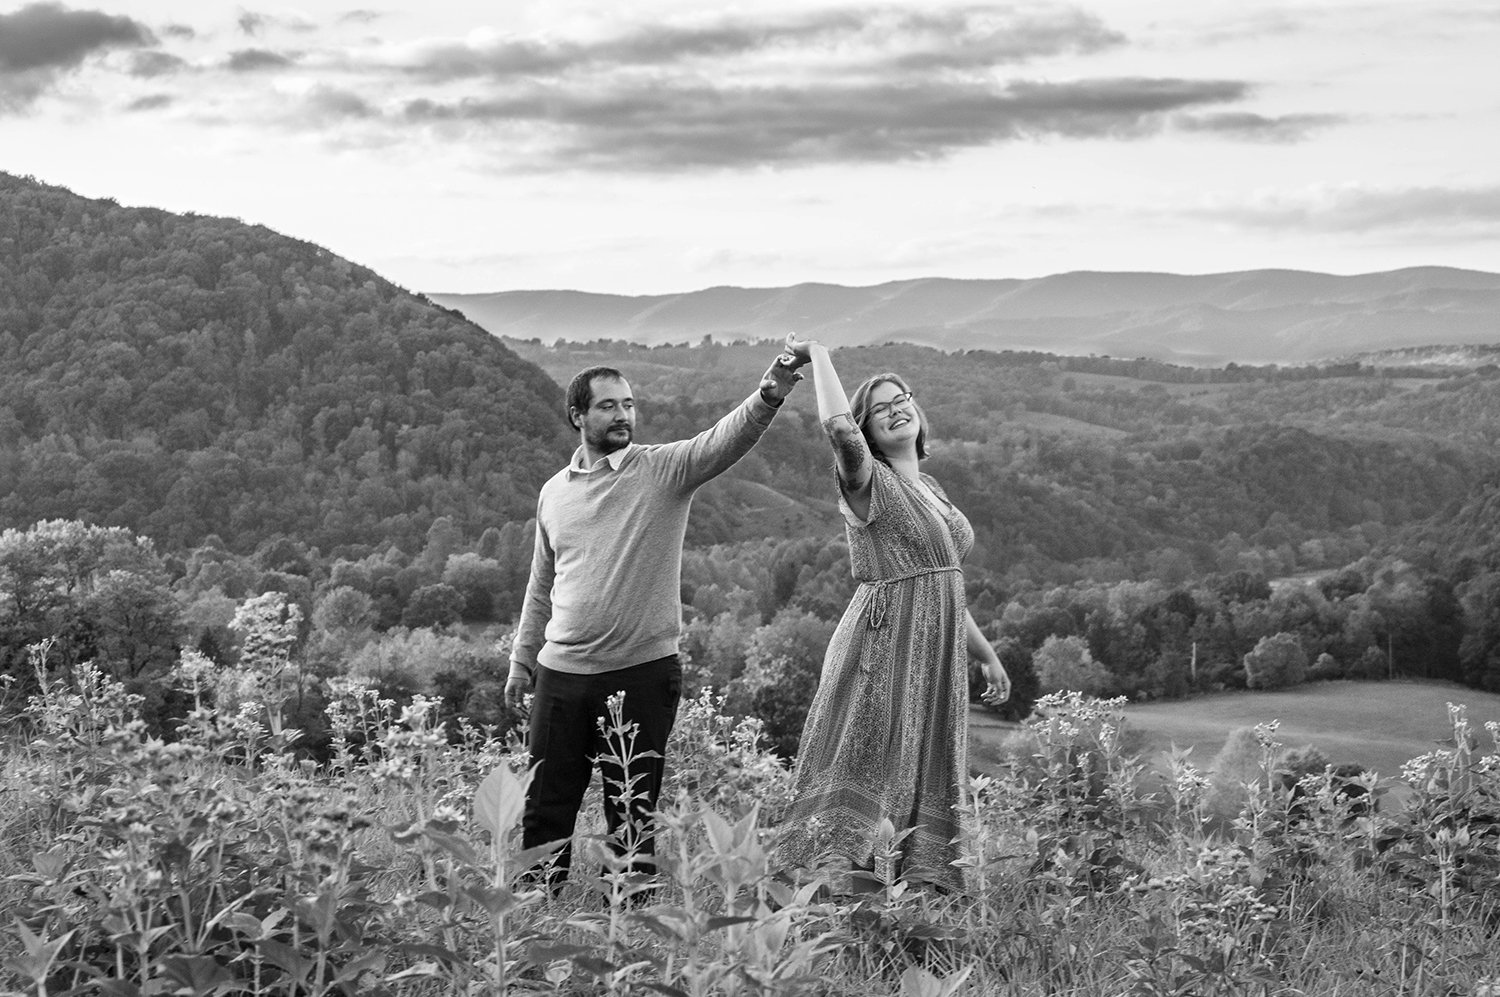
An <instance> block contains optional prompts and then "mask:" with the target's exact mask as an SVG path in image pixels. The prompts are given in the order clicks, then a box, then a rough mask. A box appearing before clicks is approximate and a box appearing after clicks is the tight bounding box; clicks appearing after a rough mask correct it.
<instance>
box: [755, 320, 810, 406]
mask: <svg viewBox="0 0 1500 997" xmlns="http://www.w3.org/2000/svg"><path fill="white" fill-rule="evenodd" d="M795 336H796V334H795V333H793V334H792V335H789V336H787V343H788V350H787V352H785V353H781V354H779V355H777V357H776V359H775V361H773V362H772V364H771V366H770V368H769V369H768V370H767V371H766V373H765V376H764V377H762V378H761V379H760V396H761V397H762V398H764V399H765V400H766V404H767V405H780V404H781V403H782V401H784V400H785V399H786V396H787V395H789V394H791V393H792V389H793V388H795V387H796V386H797V382H798V381H800V380H802V375H801V374H799V373H797V368H798V367H801V366H802V365H803V364H805V363H807V356H806V351H805V350H804V351H803V355H801V356H799V355H798V354H797V353H796V352H794V351H792V350H791V348H790V344H791V343H793V342H794V341H795V339H794V337H795Z"/></svg>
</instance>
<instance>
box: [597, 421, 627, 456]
mask: <svg viewBox="0 0 1500 997" xmlns="http://www.w3.org/2000/svg"><path fill="white" fill-rule="evenodd" d="M621 430H623V436H621V435H615V434H616V432H617V431H621ZM634 435H635V434H634V432H633V431H632V430H631V428H630V426H629V425H627V424H625V423H616V424H615V425H613V426H610V427H609V428H608V429H606V430H605V431H604V432H602V433H599V434H597V435H592V434H591V435H590V436H589V446H590V447H591V448H592V449H593V450H595V451H596V452H598V453H601V454H609V453H614V452H615V451H616V450H624V449H625V448H626V447H628V446H630V440H631V438H632V437H633V436H634Z"/></svg>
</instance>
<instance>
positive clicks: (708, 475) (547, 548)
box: [510, 392, 776, 678]
mask: <svg viewBox="0 0 1500 997" xmlns="http://www.w3.org/2000/svg"><path fill="white" fill-rule="evenodd" d="M775 414H776V409H775V408H773V407H772V406H771V405H769V404H767V403H766V402H765V400H763V399H762V398H761V396H760V393H759V392H756V393H755V394H753V395H751V396H750V397H749V398H747V399H746V400H745V401H744V402H743V403H742V404H741V405H740V406H739V407H738V408H736V409H735V410H734V411H732V412H730V413H729V414H728V415H726V416H724V418H722V419H720V420H719V421H718V422H717V423H715V424H714V426H713V427H712V428H710V429H707V430H704V431H703V432H702V433H699V434H698V435H697V436H695V437H693V438H692V439H690V440H681V441H679V442H677V443H661V444H653V445H644V446H643V445H641V444H634V443H633V444H631V445H630V446H628V447H625V448H624V449H622V450H617V451H615V452H614V453H612V454H609V455H608V456H607V457H605V458H604V459H602V460H600V461H599V462H598V463H596V464H595V465H594V466H593V467H592V468H584V467H583V466H582V465H583V449H582V448H581V447H580V448H579V449H578V450H577V451H576V452H575V453H574V454H573V459H572V460H571V461H569V463H568V466H567V467H565V468H563V469H562V470H561V471H559V472H557V474H555V475H553V476H552V477H551V478H550V479H548V481H547V483H546V484H544V485H543V486H542V490H541V494H540V495H538V497H537V506H536V520H537V528H536V545H535V547H534V548H533V550H532V556H531V580H530V581H529V582H528V583H527V585H526V601H525V603H524V604H523V605H522V607H521V622H520V624H519V625H518V626H517V627H516V636H515V642H514V645H513V647H512V649H511V660H510V674H511V677H512V678H515V677H517V676H521V677H532V676H534V674H535V670H536V666H537V664H539V663H540V664H542V665H545V666H546V667H548V668H551V669H554V670H556V671H559V672H573V673H577V674H597V673H600V672H608V671H614V670H616V669H620V668H628V667H630V666H631V665H639V664H642V663H644V662H647V661H654V660H656V659H657V658H664V657H666V656H667V655H670V654H676V653H677V648H678V640H679V638H680V635H681V630H682V592H681V589H682V541H683V537H684V536H685V535H686V533H687V520H688V509H689V507H690V506H691V505H692V501H693V493H694V492H695V491H697V489H698V488H699V487H700V486H701V485H703V484H705V483H706V482H708V481H709V480H711V479H712V478H714V477H715V476H717V475H719V474H721V473H722V472H724V471H725V470H727V469H728V468H729V467H730V466H732V465H733V464H734V462H735V461H737V460H739V459H740V458H741V457H743V456H744V455H745V454H747V453H749V451H750V448H751V447H753V446H754V445H755V443H756V441H757V440H759V439H760V437H761V434H762V433H764V432H765V431H766V427H767V426H769V425H770V424H771V418H772V417H773V416H774V415H775Z"/></svg>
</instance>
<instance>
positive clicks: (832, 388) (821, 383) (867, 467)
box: [786, 332, 874, 519]
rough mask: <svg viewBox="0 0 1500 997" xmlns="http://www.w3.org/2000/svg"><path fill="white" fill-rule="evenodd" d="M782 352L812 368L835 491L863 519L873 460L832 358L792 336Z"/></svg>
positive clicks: (822, 349) (811, 343)
mask: <svg viewBox="0 0 1500 997" xmlns="http://www.w3.org/2000/svg"><path fill="white" fill-rule="evenodd" d="M786 349H787V352H788V353H790V354H792V355H793V356H794V357H796V358H797V359H798V360H800V361H802V362H803V363H810V364H811V365H812V372H813V388H814V390H815V391H816V393H817V397H818V421H819V422H821V423H822V424H823V432H825V433H827V434H828V441H829V443H831V444H833V458H834V464H835V465H836V467H837V469H838V477H839V488H840V489H842V490H843V493H844V500H845V501H847V502H848V503H849V508H850V509H851V510H852V511H853V512H854V514H855V515H856V516H858V517H859V518H860V519H866V518H868V517H869V512H870V475H871V473H872V471H871V464H872V463H873V462H874V458H873V457H872V456H871V455H870V448H869V446H868V445H867V444H866V443H865V434H864V433H862V432H861V431H860V428H859V427H858V426H856V425H855V424H854V416H853V415H851V414H850V412H849V399H848V397H847V396H845V394H844V386H843V385H842V384H841V383H839V375H838V371H836V370H834V369H833V358H832V357H830V356H829V354H828V348H827V347H825V346H824V345H823V344H822V343H819V342H817V341H815V340H810V339H798V338H797V334H796V333H795V332H792V333H788V334H787V337H786Z"/></svg>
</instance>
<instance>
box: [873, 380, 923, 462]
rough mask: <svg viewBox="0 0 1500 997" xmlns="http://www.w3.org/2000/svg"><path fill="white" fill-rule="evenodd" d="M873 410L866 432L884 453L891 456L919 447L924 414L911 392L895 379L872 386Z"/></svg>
mask: <svg viewBox="0 0 1500 997" xmlns="http://www.w3.org/2000/svg"><path fill="white" fill-rule="evenodd" d="M869 397H870V402H869V404H870V409H869V413H868V415H866V416H865V426H864V428H865V431H866V432H867V433H869V434H870V440H871V442H873V443H874V444H875V446H877V447H878V448H880V452H881V453H883V454H885V455H887V456H890V455H892V454H899V453H902V452H903V451H904V450H908V449H915V448H916V445H917V433H919V432H920V431H921V429H922V415H921V413H920V412H918V411H917V406H916V403H915V402H914V401H913V400H912V395H911V392H909V391H907V390H905V389H904V388H902V387H901V385H899V384H897V383H896V382H894V381H882V382H880V383H879V384H877V385H875V387H873V388H871V389H870V396H869Z"/></svg>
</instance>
